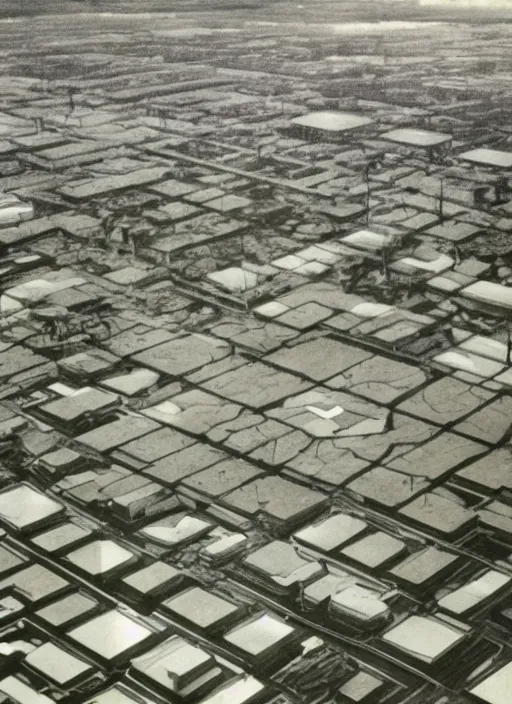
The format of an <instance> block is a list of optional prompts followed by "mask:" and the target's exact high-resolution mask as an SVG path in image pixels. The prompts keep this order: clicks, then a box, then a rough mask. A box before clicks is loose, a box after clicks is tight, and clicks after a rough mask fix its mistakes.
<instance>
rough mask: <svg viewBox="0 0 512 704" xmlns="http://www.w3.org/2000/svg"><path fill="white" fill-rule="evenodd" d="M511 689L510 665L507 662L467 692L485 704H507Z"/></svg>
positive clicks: (511, 668) (511, 667) (511, 670)
mask: <svg viewBox="0 0 512 704" xmlns="http://www.w3.org/2000/svg"><path fill="white" fill-rule="evenodd" d="M511 687H512V663H511V662H509V663H508V664H507V665H505V666H504V667H502V668H500V669H499V670H496V672H493V674H492V675H489V677H486V678H485V679H484V680H482V682H480V684H477V685H476V687H473V689H471V690H469V691H470V693H471V694H472V695H473V696H474V697H476V698H477V699H478V700H479V701H482V702H486V704H508V702H509V701H510V688H511Z"/></svg>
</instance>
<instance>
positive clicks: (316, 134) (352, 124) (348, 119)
mask: <svg viewBox="0 0 512 704" xmlns="http://www.w3.org/2000/svg"><path fill="white" fill-rule="evenodd" d="M371 124H372V120H370V119H369V118H367V117H362V116H361V115H354V114H352V113H347V112H330V111H325V112H310V113H308V114H307V115H301V116H300V117H296V118H294V119H293V120H292V121H291V125H292V131H293V132H294V133H295V134H296V135H297V136H299V137H301V138H302V139H308V140H312V141H319V142H325V141H337V140H338V139H340V137H341V136H343V134H344V133H345V132H349V131H352V130H358V129H362V128H363V127H367V126H368V125H371Z"/></svg>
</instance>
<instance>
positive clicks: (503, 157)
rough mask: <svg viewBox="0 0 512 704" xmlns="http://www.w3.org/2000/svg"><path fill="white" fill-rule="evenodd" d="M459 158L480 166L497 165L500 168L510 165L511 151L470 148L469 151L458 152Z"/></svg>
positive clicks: (511, 161)
mask: <svg viewBox="0 0 512 704" xmlns="http://www.w3.org/2000/svg"><path fill="white" fill-rule="evenodd" d="M459 159H460V160H461V161H470V162H471V163H473V164H480V165H481V166H498V167H500V168H502V169H510V168H511V167H512V152H503V151H500V150H499V149H485V148H482V149H471V150H470V151H469V152H463V153H462V154H459Z"/></svg>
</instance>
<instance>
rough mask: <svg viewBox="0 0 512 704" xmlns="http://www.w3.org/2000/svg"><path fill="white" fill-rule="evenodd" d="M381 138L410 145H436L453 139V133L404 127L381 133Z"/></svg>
mask: <svg viewBox="0 0 512 704" xmlns="http://www.w3.org/2000/svg"><path fill="white" fill-rule="evenodd" d="M380 139H385V140H387V141H389V142H396V143H398V144H405V145H407V146H410V147H421V148H423V149H427V148H428V147H436V146H438V145H439V144H444V143H445V142H449V141H450V140H451V139H452V136H451V134H446V133H445V132H430V131H428V130H417V129H410V128H404V129H400V130H391V131H390V132H384V134H381V135H380Z"/></svg>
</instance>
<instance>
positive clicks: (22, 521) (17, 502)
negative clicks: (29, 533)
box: [0, 484, 64, 530]
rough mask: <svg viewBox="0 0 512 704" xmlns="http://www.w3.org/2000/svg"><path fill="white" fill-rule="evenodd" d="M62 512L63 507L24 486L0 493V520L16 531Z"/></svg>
mask: <svg viewBox="0 0 512 704" xmlns="http://www.w3.org/2000/svg"><path fill="white" fill-rule="evenodd" d="M63 511H64V506H62V504H59V503H58V502H57V501H54V500H53V499H50V498H49V497H48V496H45V495H44V494H41V493H40V492H39V491H36V490H35V489H32V488H31V487H29V486H27V485H26V484H19V485H18V486H15V487H12V488H10V489H8V490H7V491H4V492H2V493H0V520H2V521H5V523H7V524H9V525H10V526H12V527H13V528H15V529H17V530H23V529H24V528H28V527H29V526H31V525H34V524H35V523H38V522H39V521H44V520H46V519H48V518H50V517H52V516H55V515H57V514H59V513H62V512H63Z"/></svg>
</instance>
